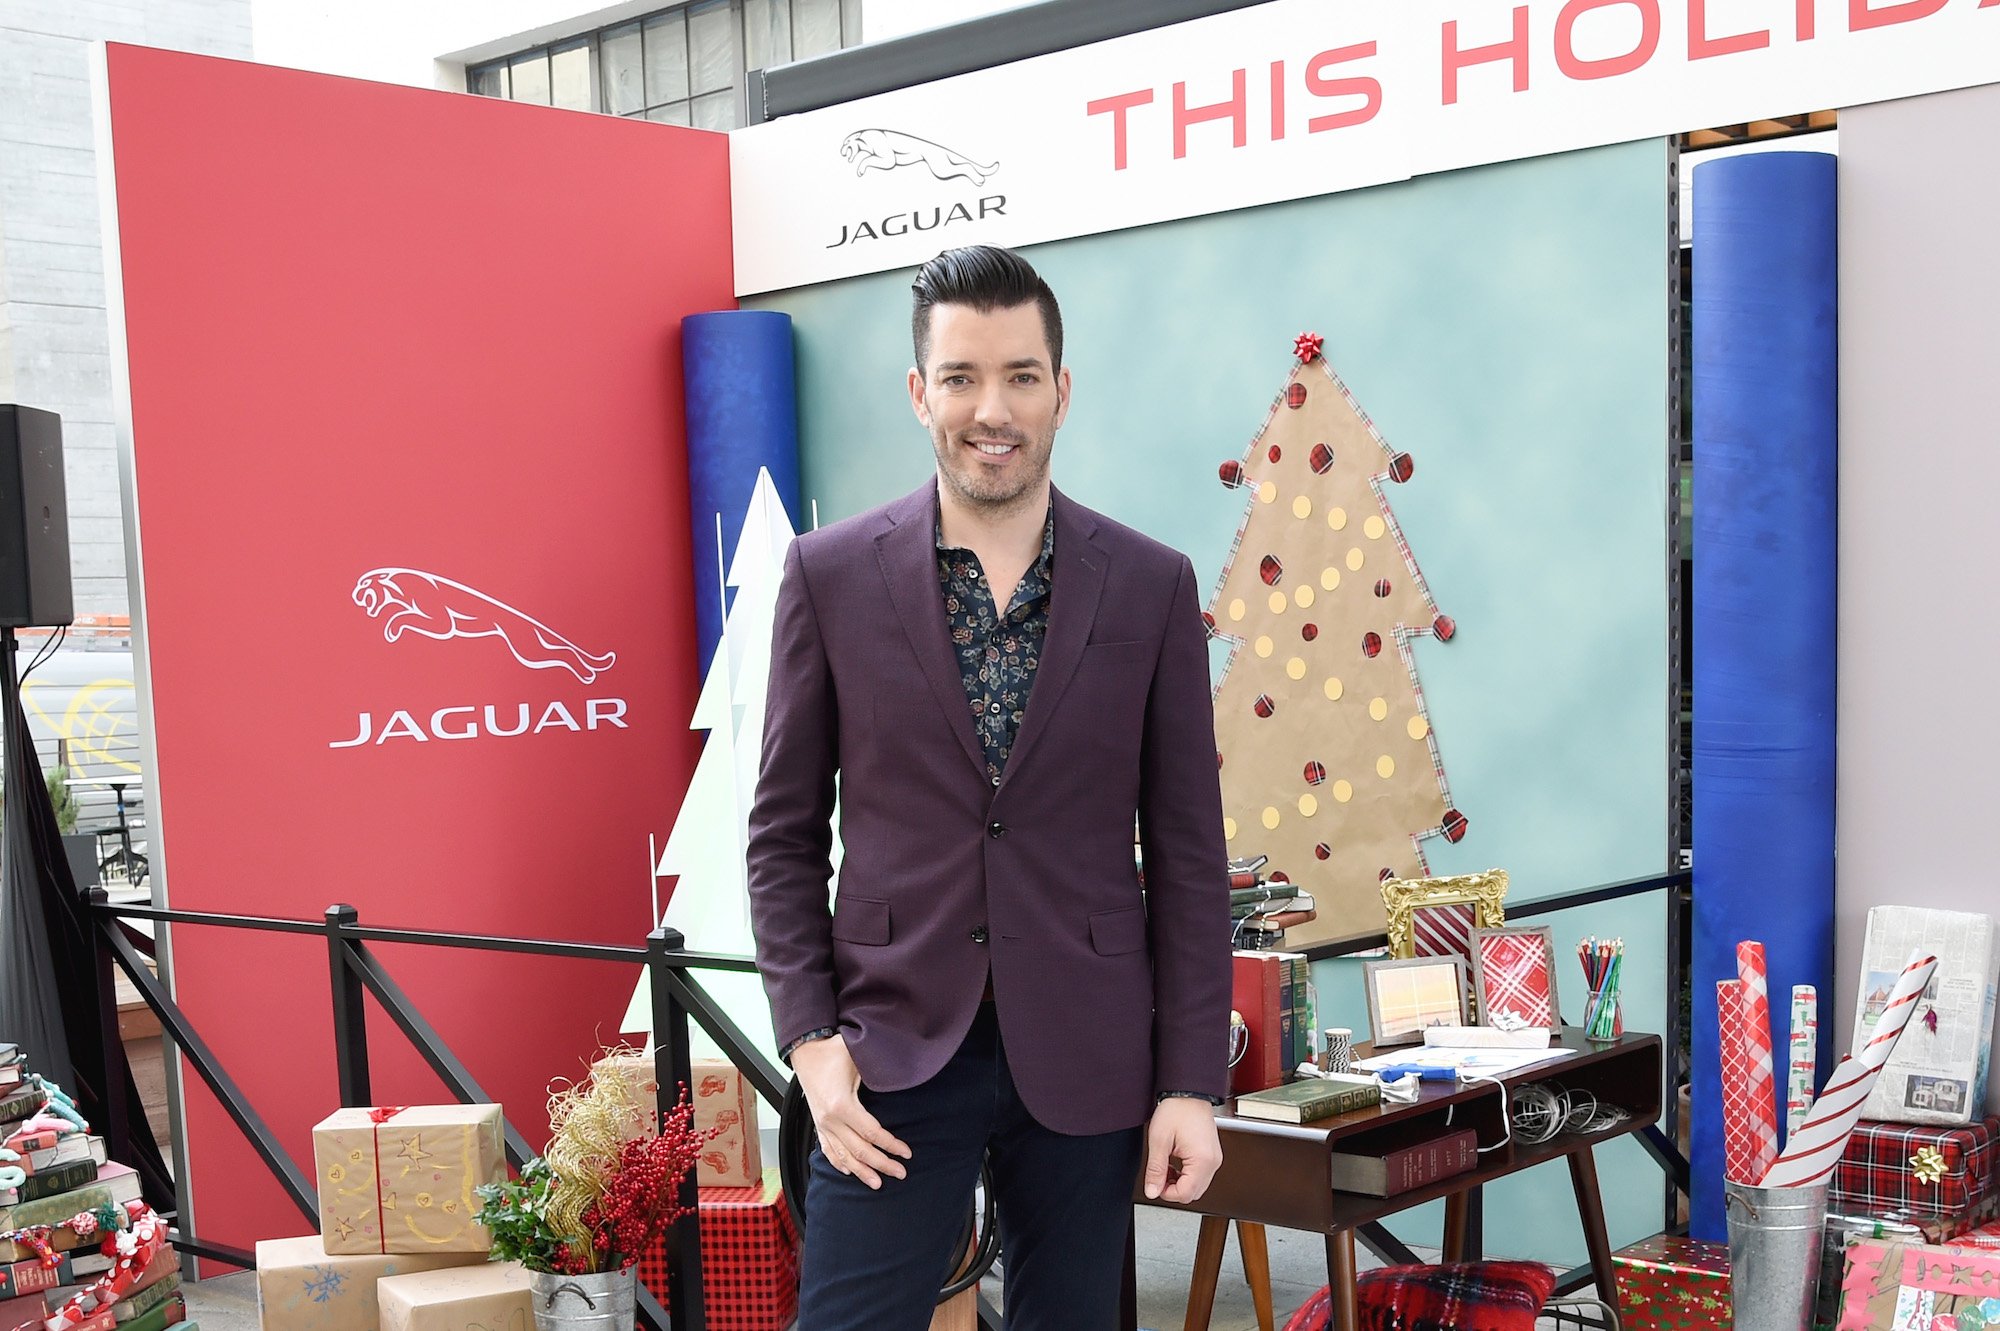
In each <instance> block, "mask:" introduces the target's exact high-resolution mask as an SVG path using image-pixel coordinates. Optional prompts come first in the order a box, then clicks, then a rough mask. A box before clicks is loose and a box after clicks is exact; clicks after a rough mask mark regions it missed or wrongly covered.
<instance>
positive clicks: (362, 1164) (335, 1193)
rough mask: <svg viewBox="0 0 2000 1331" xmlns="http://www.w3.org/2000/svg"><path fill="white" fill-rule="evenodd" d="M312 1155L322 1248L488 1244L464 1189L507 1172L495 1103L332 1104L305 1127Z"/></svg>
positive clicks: (479, 1248)
mask: <svg viewBox="0 0 2000 1331" xmlns="http://www.w3.org/2000/svg"><path fill="white" fill-rule="evenodd" d="M313 1164H314V1166H315V1168H316V1170H317V1171H318V1174H319V1215H320V1236H321V1238H323V1239H324V1240H325V1242H326V1250H327V1251H328V1252H330V1253H363V1252H373V1253H382V1252H411V1253H414V1252H476V1253H484V1252H486V1251H488V1250H489V1249H491V1248H492V1246H493V1237H492V1235H490V1234H488V1233H487V1231H486V1227H485V1226H484V1225H482V1224H480V1223H479V1222H478V1221H477V1220H476V1219H474V1217H475V1216H476V1215H477V1213H478V1211H479V1198H478V1197H476V1196H474V1195H473V1191H472V1190H473V1189H474V1188H476V1187H478V1186H479V1185H480V1184H482V1183H497V1182H499V1181H500V1180H502V1179H504V1178H506V1176H507V1151H506V1142H505V1139H504V1129H503V1127H502V1124H501V1119H500V1106H499V1105H412V1106H410V1107H408V1108H404V1109H341V1110H337V1111H335V1112H334V1113H332V1114H329V1115H328V1116H327V1117H326V1118H325V1119H323V1120H322V1121H321V1122H320V1124H319V1126H317V1127H315V1128H314V1129H313Z"/></svg>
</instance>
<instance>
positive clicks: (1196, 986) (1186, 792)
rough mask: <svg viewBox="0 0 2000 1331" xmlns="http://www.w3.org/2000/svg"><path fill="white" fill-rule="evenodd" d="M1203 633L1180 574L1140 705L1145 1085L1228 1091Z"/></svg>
mask: <svg viewBox="0 0 2000 1331" xmlns="http://www.w3.org/2000/svg"><path fill="white" fill-rule="evenodd" d="M1211 698H1212V695H1211V691H1210V688H1209V676H1208V642H1207V634H1206V632H1205V631H1204V629H1203V628H1202V622H1201V605H1200V602H1199V601H1198V600H1197V598H1196V595H1195V583H1194V567H1193V565H1191V564H1189V563H1188V561H1187V560H1186V558H1182V560H1181V561H1180V577H1179V581H1178V582H1177V583H1176V584H1175V587H1174V596H1173V603H1172V606H1171V609H1170V611H1169V619H1168V624H1167V630H1166V639H1165V642H1164V644H1163V645H1162V647H1161V650H1160V660H1159V664H1158V665H1157V666H1156V667H1155V668H1154V673H1153V687H1152V692H1151V694H1150V695H1149V697H1148V699H1147V702H1146V733H1145V742H1144V752H1143V756H1142V759H1141V770H1140V775H1139V841H1140V847H1141V850H1142V853H1143V855H1144V860H1145V870H1146V907H1147V921H1148V924H1147V927H1148V928H1149V930H1150V931H1151V934H1152V952H1153V1044H1154V1051H1153V1065H1154V1074H1153V1076H1154V1080H1153V1089H1154V1090H1155V1092H1156V1093H1158V1092H1168V1091H1183V1092H1185V1091H1193V1092H1198V1093H1201V1094H1204V1095H1212V1096H1217V1097H1220V1096H1223V1095H1226V1094H1227V1093H1228V1081H1229V1072H1228V1062H1229V1055H1228V1049H1229V891H1228V868H1227V858H1228V857H1227V852H1226V851H1225V850H1224V848H1223V837H1222V785H1221V781H1220V779H1219V778H1218V776H1217V773H1216V766H1215V708H1214V704H1213V702H1212V700H1211Z"/></svg>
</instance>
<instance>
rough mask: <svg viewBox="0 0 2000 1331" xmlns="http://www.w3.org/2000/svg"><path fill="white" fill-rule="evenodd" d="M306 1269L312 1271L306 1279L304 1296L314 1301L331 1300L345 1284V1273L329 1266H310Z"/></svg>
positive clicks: (324, 1301)
mask: <svg viewBox="0 0 2000 1331" xmlns="http://www.w3.org/2000/svg"><path fill="white" fill-rule="evenodd" d="M306 1269H307V1270H309V1271H311V1272H312V1275H311V1277H310V1278H308V1279H307V1281H306V1286H305V1288H306V1297H307V1298H309V1299H311V1300H312V1301H313V1302H314V1303H326V1302H329V1301H331V1300H332V1299H333V1297H334V1296H335V1295H337V1294H339V1293H340V1291H341V1289H342V1288H343V1287H344V1286H345V1285H346V1284H347V1275H346V1273H345V1272H343V1271H338V1270H336V1269H334V1268H333V1267H331V1266H311V1267H307V1268H306Z"/></svg>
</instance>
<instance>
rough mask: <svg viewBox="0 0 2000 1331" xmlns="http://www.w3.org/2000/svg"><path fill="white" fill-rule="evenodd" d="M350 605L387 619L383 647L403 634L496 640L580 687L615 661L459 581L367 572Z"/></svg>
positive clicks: (529, 663) (406, 571)
mask: <svg viewBox="0 0 2000 1331" xmlns="http://www.w3.org/2000/svg"><path fill="white" fill-rule="evenodd" d="M354 604H356V605H358V606H360V607H361V608H362V609H363V610H365V611H367V612H368V617H369V618H370V619H382V617H383V615H384V614H385V613H387V614H388V618H387V619H385V620H383V623H382V636H383V638H385V639H386V640H388V641H389V642H394V641H396V639H398V638H400V637H402V636H403V633H404V632H405V631H406V630H407V631H408V632H411V633H421V634H423V635H424V636H425V637H426V638H436V639H437V640H438V641H440V642H443V641H445V640H447V639H450V638H498V639H500V641H502V642H504V643H506V644H507V650H508V651H510V652H512V653H513V654H514V659H515V660H516V661H519V662H520V663H521V664H522V665H524V666H526V667H528V669H530V670H567V671H569V672H570V673H571V674H573V675H575V676H576V677H577V678H578V679H579V680H581V681H583V682H584V683H585V684H590V683H593V682H595V681H596V679H597V677H598V676H599V675H601V674H603V673H604V672H605V671H607V670H609V669H610V668H611V667H612V665H613V664H614V663H615V662H616V661H617V660H618V655H617V653H615V652H606V653H604V655H602V656H593V655H592V654H591V653H589V652H586V651H585V650H583V648H581V647H579V646H577V645H576V644H575V643H573V642H571V641H570V640H569V639H568V638H565V637H564V636H563V635H562V634H560V633H557V632H556V631H555V630H554V629H552V628H550V627H549V626H548V625H547V624H544V623H542V622H541V621H540V620H538V619H534V618H531V617H529V616H528V615H524V614H522V613H521V612H520V611H519V610H516V609H515V608H514V607H513V606H511V605H505V604H503V603H501V602H499V601H496V600H494V599H493V598H492V597H490V596H488V595H487V594H486V593H484V592H479V591H474V590H473V589H472V588H470V587H468V586H466V585H465V584H464V583H462V582H453V581H452V580H451V579H450V578H442V577H439V576H438V575H437V574H435V573H424V572H421V571H419V570H417V569H413V568H374V569H370V570H368V572H366V573H364V574H362V575H361V580H360V581H359V582H357V583H355V584H354Z"/></svg>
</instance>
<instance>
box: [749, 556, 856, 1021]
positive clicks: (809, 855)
mask: <svg viewBox="0 0 2000 1331" xmlns="http://www.w3.org/2000/svg"><path fill="white" fill-rule="evenodd" d="M839 719H840V718H839V711H838V703H837V700H836V699H835V696H834V689H833V675H832V672H831V670H830V669H829V668H828V665H827V659H826V648H825V644H824V643H823V641H822V640H821V638H820V629H819V619H818V616H817V615H816V613H815V612H814V609H813V599H812V590H811V588H810V587H809V586H808V585H807V582H806V573H805V565H804V562H803V561H802V559H801V557H800V554H799V543H798V542H797V541H794V542H793V543H792V546H791V549H790V550H788V551H787V552H786V554H785V572H784V578H783V581H782V582H781V583H780V584H779V587H778V605H777V614H776V622H775V625H774V627H773V630H772V634H771V677H770V690H769V693H768V695H767V697H766V701H765V709H764V753H763V761H762V764H761V766H760V767H759V769H758V773H757V797H756V799H755V801H754V802H753V803H752V805H751V809H750V847H749V862H748V869H749V884H750V923H751V930H752V932H753V933H754V934H755V935H756V939H757V967H758V969H759V970H760V971H761V972H762V973H763V977H764V991H765V993H767V994H768V995H769V996H770V999H771V1019H772V1025H773V1026H774V1028H775V1030H776V1033H777V1041H778V1046H779V1048H783V1047H785V1046H786V1045H787V1044H790V1043H791V1042H792V1041H794V1040H796V1039H797V1038H798V1037H799V1036H801V1035H803V1034H805V1033H806V1032H807V1031H812V1030H816V1029H819V1028H822V1027H827V1026H835V1025H838V1024H839V1020H840V1017H839V1013H838V1011H837V1010H836V1008H835V1003H834V984H833V935H832V923H831V916H830V915H829V913H828V910H827V895H828V884H829V883H830V882H831V880H832V876H833V862H832V858H831V855H832V849H833V823H832V819H833V801H834V773H835V771H836V770H837V769H838V767H839V766H840V751H839V734H840V727H839Z"/></svg>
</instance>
